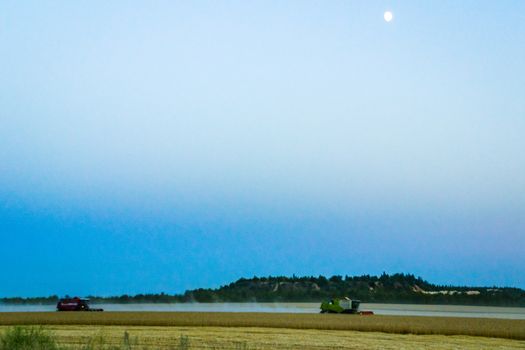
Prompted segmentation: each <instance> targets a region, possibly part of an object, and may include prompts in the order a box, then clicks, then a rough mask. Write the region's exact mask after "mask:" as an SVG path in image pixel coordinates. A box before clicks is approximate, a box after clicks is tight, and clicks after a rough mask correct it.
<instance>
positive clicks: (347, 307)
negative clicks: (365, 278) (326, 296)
mask: <svg viewBox="0 0 525 350" xmlns="http://www.w3.org/2000/svg"><path fill="white" fill-rule="evenodd" d="M359 304H361V302H360V301H359V300H352V299H349V298H346V297H345V298H342V299H332V300H330V301H323V302H322V303H321V313H322V314H324V313H331V314H359V315H371V314H373V312H371V311H359Z"/></svg>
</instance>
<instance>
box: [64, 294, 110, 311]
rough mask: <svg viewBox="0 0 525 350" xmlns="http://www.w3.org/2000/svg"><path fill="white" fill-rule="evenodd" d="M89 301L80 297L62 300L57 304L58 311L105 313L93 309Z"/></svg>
mask: <svg viewBox="0 0 525 350" xmlns="http://www.w3.org/2000/svg"><path fill="white" fill-rule="evenodd" d="M88 302H89V299H82V298H79V297H74V298H64V299H60V300H59V301H58V303H57V311H104V310H103V309H92V308H91V307H90V306H89V304H88Z"/></svg>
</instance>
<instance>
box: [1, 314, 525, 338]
mask: <svg viewBox="0 0 525 350" xmlns="http://www.w3.org/2000/svg"><path fill="white" fill-rule="evenodd" d="M1 325H3V326H9V325H47V326H52V325H55V326H56V325H67V326H74V325H78V326H80V325H89V326H151V327H155V326H156V327H163V326H170V327H244V328H246V327H256V328H287V329H296V330H300V329H308V330H325V331H326V330H339V331H361V332H382V333H391V334H414V335H468V336H482V337H491V338H505V339H516V340H525V320H508V319H487V318H459V317H417V316H379V315H374V316H358V315H326V314H324V315H320V314H280V313H226V312H224V313H221V312H212V313H203V312H102V313H95V312H93V313H91V312H85V313H82V312H73V313H60V312H30V313H0V326H1Z"/></svg>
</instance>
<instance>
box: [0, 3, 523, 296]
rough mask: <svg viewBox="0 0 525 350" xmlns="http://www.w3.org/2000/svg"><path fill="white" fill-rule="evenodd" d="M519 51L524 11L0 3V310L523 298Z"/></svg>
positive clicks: (439, 6) (486, 6)
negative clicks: (314, 288)
mask: <svg viewBox="0 0 525 350" xmlns="http://www.w3.org/2000/svg"><path fill="white" fill-rule="evenodd" d="M387 10H389V11H392V13H393V15H394V19H393V20H392V21H391V22H386V21H385V20H384V19H383V14H384V12H385V11H387ZM523 38H525V2H523V1H519V0H515V1H511V0H507V1H467V0H465V1H461V2H457V1H442V0H439V1H425V2H420V1H373V2H371V1H335V0H334V1H291V0H290V1H161V0H160V1H133V0H131V1H118V0H117V1H111V2H108V1H101V0H100V1H99V0H91V1H65V0H64V1H58V0H57V1H53V0H50V1H36V0H35V1H31V0H27V1H26V0H24V1H18V0H3V1H1V2H0V266H2V267H3V268H2V271H1V272H0V296H41V295H51V294H58V295H64V294H70V295H89V294H95V295H116V294H122V293H127V294H135V293H157V292H166V293H180V292H183V291H185V290H187V289H192V288H199V287H203V288H208V287H218V286H220V285H223V284H227V283H230V282H232V281H234V280H236V279H238V278H240V277H251V276H254V275H257V276H268V275H292V274H295V275H298V276H302V275H307V276H310V275H319V274H323V275H333V274H337V275H343V276H344V275H361V274H372V275H374V274H381V273H382V272H387V273H395V272H404V273H413V274H415V275H418V276H421V277H423V278H424V279H427V280H429V281H430V282H433V283H438V284H457V285H474V286H479V285H481V286H493V285H496V286H514V287H521V288H525V278H524V277H523V276H525V137H523V135H525V65H524V64H523V62H525V45H524V44H523Z"/></svg>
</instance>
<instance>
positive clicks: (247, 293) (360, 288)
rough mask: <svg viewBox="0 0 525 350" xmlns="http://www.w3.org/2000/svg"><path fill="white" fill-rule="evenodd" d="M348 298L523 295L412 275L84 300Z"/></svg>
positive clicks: (523, 300)
mask: <svg viewBox="0 0 525 350" xmlns="http://www.w3.org/2000/svg"><path fill="white" fill-rule="evenodd" d="M342 296H348V297H350V298H356V299H360V300H361V301H363V302H369V303H413V304H458V305H494V306H496V305H497V306H525V291H524V290H522V289H519V288H509V287H469V286H443V285H436V284H432V283H429V282H427V281H425V280H423V279H422V278H421V277H415V276H414V275H412V274H403V273H396V274H392V275H389V274H386V273H383V274H382V275H381V276H370V275H363V276H353V277H352V276H337V275H336V276H332V277H325V276H317V277H314V276H310V277H297V276H292V277H285V276H278V277H272V276H269V277H253V278H241V279H239V280H237V281H235V282H233V283H230V284H228V285H224V286H221V287H219V288H216V289H211V288H208V289H204V288H199V289H195V290H188V291H186V292H185V293H183V294H166V293H160V294H137V295H133V296H131V295H121V296H110V297H100V296H88V298H89V299H91V301H92V303H183V302H320V301H321V300H324V299H330V298H333V297H342ZM58 299H59V297H58V296H56V295H54V296H50V297H38V298H1V299H0V302H3V303H6V304H7V303H8V304H51V303H55V302H57V301H58Z"/></svg>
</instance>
